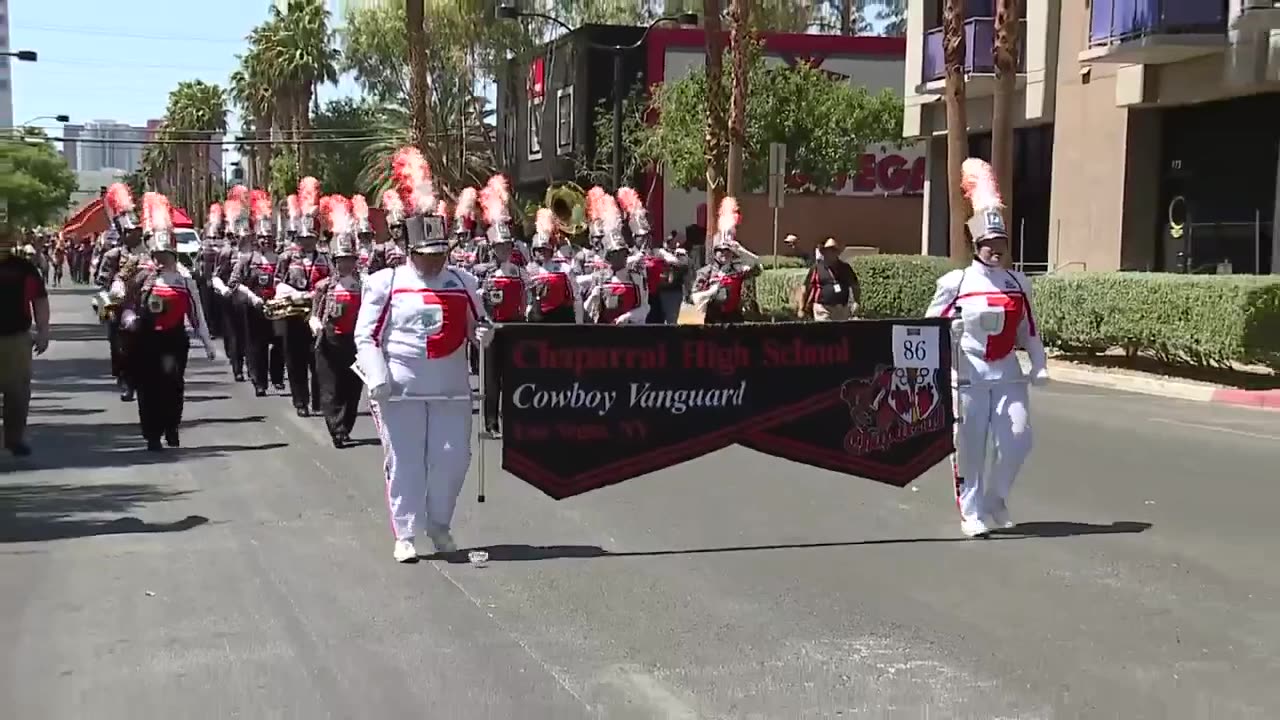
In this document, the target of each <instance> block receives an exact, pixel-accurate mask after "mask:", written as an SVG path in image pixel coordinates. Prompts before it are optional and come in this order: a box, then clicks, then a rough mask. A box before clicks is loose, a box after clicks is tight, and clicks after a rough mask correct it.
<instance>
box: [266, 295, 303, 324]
mask: <svg viewBox="0 0 1280 720" xmlns="http://www.w3.org/2000/svg"><path fill="white" fill-rule="evenodd" d="M262 314H263V316H264V317H266V319H268V320H288V319H290V318H302V317H306V316H308V315H310V314H311V298H309V297H302V296H297V295H291V296H289V297H279V298H272V299H270V300H267V301H266V302H264V303H262Z"/></svg>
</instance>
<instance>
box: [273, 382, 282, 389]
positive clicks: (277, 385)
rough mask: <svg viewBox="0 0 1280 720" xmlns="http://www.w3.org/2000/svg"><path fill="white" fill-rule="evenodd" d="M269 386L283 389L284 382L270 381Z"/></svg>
mask: <svg viewBox="0 0 1280 720" xmlns="http://www.w3.org/2000/svg"><path fill="white" fill-rule="evenodd" d="M271 387H273V388H275V389H277V390H284V383H271Z"/></svg>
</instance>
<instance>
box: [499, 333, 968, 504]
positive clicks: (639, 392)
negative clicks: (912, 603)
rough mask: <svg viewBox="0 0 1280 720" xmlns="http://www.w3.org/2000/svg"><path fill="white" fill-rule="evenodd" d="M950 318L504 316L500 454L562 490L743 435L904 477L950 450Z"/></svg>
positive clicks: (774, 450)
mask: <svg viewBox="0 0 1280 720" xmlns="http://www.w3.org/2000/svg"><path fill="white" fill-rule="evenodd" d="M948 322H949V321H947V320H932V319H912V320H874V321H853V322H845V323H778V324H763V323H762V324H746V325H708V326H696V325H690V326H680V325H640V326H621V327H614V326H598V325H504V326H502V327H500V328H499V329H498V331H497V332H496V333H495V337H494V343H493V345H492V347H490V348H489V350H488V352H490V353H493V354H494V355H495V356H496V357H495V359H496V362H495V366H496V367H495V369H496V370H497V372H496V373H491V374H490V375H491V377H488V378H487V379H486V386H487V387H486V392H495V393H500V396H501V430H502V466H503V469H505V470H506V471H507V472H510V473H511V474H513V475H515V476H516V477H518V478H520V479H522V480H524V481H525V482H528V483H530V484H531V485H533V486H534V487H537V488H538V489H539V490H542V491H543V492H544V493H546V494H547V495H550V496H551V497H553V498H555V499H557V500H559V499H563V498H567V497H572V496H574V495H579V494H581V493H585V492H588V491H591V490H595V489H597V488H602V487H605V486H607V485H612V484H615V483H620V482H622V481H624V480H628V479H631V478H634V477H638V476H640V475H644V474H646V473H650V472H654V471H656V470H662V469H663V468H668V467H671V466H673V465H677V464H679V463H682V462H684V461H686V460H690V459H693V458H696V457H699V456H702V455H706V454H708V453H711V452H714V451H716V450H719V449H721V448H725V447H728V446H730V445H735V444H736V445H742V446H745V447H749V448H752V449H755V450H758V451H760V452H762V453H766V454H768V455H774V456H776V457H780V458H785V459H787V460H792V461H795V462H800V463H805V464H808V465H814V466H817V467H821V468H826V469H828V470H833V471H836V472H841V473H846V474H849V475H857V476H860V477H864V478H868V479H870V480H875V481H878V482H883V483H888V484H890V485H895V486H898V487H903V486H905V485H907V484H908V483H910V482H911V481H912V480H914V479H915V478H917V477H919V476H920V475H921V474H922V473H924V472H925V471H926V470H928V469H929V468H930V467H932V466H934V465H936V464H937V463H938V462H940V461H942V460H943V459H945V458H946V457H947V456H948V455H949V454H950V453H951V451H952V437H951V426H952V423H953V419H954V415H953V410H952V406H951V404H952V402H951V392H950V377H951V337H950V333H949V331H948V330H947V326H948ZM492 375H496V376H497V377H492ZM783 481H785V480H784V479H783V478H779V482H783Z"/></svg>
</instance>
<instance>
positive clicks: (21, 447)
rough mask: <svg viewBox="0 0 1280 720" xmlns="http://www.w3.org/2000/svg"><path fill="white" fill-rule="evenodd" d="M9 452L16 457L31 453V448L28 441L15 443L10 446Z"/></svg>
mask: <svg viewBox="0 0 1280 720" xmlns="http://www.w3.org/2000/svg"><path fill="white" fill-rule="evenodd" d="M9 452H11V453H13V456H14V457H26V456H28V455H30V454H31V448H30V447H29V446H28V445H27V444H26V443H14V444H12V445H10V446H9Z"/></svg>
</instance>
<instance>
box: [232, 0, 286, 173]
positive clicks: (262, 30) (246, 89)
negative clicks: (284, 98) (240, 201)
mask: <svg viewBox="0 0 1280 720" xmlns="http://www.w3.org/2000/svg"><path fill="white" fill-rule="evenodd" d="M271 32H272V28H271V27H270V26H269V24H268V23H263V24H262V25H259V26H258V27H256V28H254V29H253V30H252V31H251V32H250V33H249V37H248V38H246V39H247V40H248V41H249V50H248V52H246V53H245V54H244V55H241V56H239V57H238V59H239V61H240V66H239V67H238V68H237V69H236V70H235V72H233V73H231V81H230V96H231V100H232V102H234V103H235V105H236V107H238V108H240V115H241V117H242V118H243V120H244V124H245V126H246V127H243V128H242V130H243V131H244V134H245V135H246V136H248V137H251V138H253V139H255V140H265V141H267V144H266V145H245V146H243V147H242V148H241V152H242V154H244V155H245V156H246V157H247V158H248V159H249V163H250V167H251V168H252V171H251V172H250V175H251V177H252V178H253V181H254V183H255V184H256V185H259V186H262V187H265V186H266V185H267V181H268V178H269V177H270V174H271V170H270V168H271V156H272V154H273V152H272V147H273V146H272V143H271V142H270V141H271V140H272V139H273V138H272V131H273V129H274V128H275V127H277V125H276V122H277V119H278V117H279V115H280V112H279V108H278V105H277V103H276V96H275V85H276V81H275V79H274V78H273V77H272V76H271V74H270V71H269V70H270V66H269V64H268V58H267V52H266V48H267V47H269V43H270V34H271Z"/></svg>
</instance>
